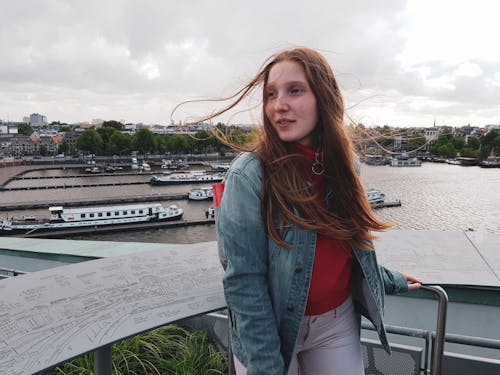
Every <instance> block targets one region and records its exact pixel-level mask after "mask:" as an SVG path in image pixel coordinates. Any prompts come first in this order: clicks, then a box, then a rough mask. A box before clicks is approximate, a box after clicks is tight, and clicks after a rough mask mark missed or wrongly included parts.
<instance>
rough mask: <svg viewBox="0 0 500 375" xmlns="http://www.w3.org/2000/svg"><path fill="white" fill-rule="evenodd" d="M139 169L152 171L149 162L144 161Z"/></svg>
mask: <svg viewBox="0 0 500 375" xmlns="http://www.w3.org/2000/svg"><path fill="white" fill-rule="evenodd" d="M139 169H141V170H143V171H145V172H149V171H151V166H150V165H149V164H148V163H142V164H141V166H140V167H139Z"/></svg>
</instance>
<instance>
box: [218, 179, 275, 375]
mask: <svg viewBox="0 0 500 375" xmlns="http://www.w3.org/2000/svg"><path fill="white" fill-rule="evenodd" d="M217 235H218V240H219V243H220V244H221V245H222V250H223V253H224V255H225V258H226V259H227V268H226V270H225V273H224V280H223V283H224V294H225V297H226V302H227V305H228V307H229V309H230V311H231V317H232V319H233V322H232V324H233V328H232V329H233V330H234V332H233V334H235V335H236V336H237V338H238V339H239V342H240V344H241V351H240V352H241V354H240V355H241V356H242V358H240V357H238V359H239V360H240V361H241V362H242V363H243V364H244V365H245V366H246V367H247V374H248V375H254V374H259V375H265V374H273V375H275V374H283V373H284V364H283V358H282V356H281V352H280V339H279V335H278V328H277V325H276V320H275V315H274V312H273V309H272V304H271V299H270V296H269V292H268V283H267V272H268V266H267V260H268V257H267V251H268V249H267V247H268V245H267V235H266V233H265V230H264V225H263V220H262V215H261V207H260V182H259V181H252V180H251V179H250V178H249V177H248V176H247V175H246V174H244V171H243V170H236V171H231V170H230V171H229V172H228V175H227V176H226V181H225V190H224V196H223V198H222V202H221V206H220V208H219V213H218V218H217ZM235 354H236V350H235Z"/></svg>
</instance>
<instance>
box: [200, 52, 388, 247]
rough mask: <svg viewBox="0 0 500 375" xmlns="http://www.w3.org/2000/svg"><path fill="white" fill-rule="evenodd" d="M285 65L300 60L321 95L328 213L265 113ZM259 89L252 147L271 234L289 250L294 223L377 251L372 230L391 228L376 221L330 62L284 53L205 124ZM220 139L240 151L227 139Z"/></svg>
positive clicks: (315, 55) (318, 136)
mask: <svg viewBox="0 0 500 375" xmlns="http://www.w3.org/2000/svg"><path fill="white" fill-rule="evenodd" d="M283 61H292V62H295V63H297V64H299V65H300V66H301V67H302V68H303V70H304V73H305V76H306V78H307V81H308V83H309V86H310V87H311V89H312V91H313V93H314V95H315V97H316V103H317V107H318V108H317V110H318V118H319V121H318V124H317V126H316V127H315V129H314V130H313V143H314V148H315V149H316V151H317V152H319V153H321V155H322V158H323V163H324V174H325V177H326V183H327V190H328V191H330V194H329V199H328V202H327V208H328V209H327V210H325V209H324V208H322V207H321V205H320V203H319V202H318V200H317V199H316V197H315V195H314V192H312V191H311V189H310V185H309V183H308V177H307V175H306V171H304V168H303V164H302V161H301V157H300V156H299V155H298V154H296V153H294V151H293V149H292V145H291V144H289V143H285V142H283V141H281V139H280V138H279V136H278V134H277V132H276V131H275V129H274V128H273V126H272V125H271V123H270V121H269V119H268V118H267V116H266V114H265V111H264V107H265V105H266V100H267V97H266V95H265V94H264V93H265V91H266V85H267V82H268V77H269V72H270V70H271V69H272V67H273V66H275V65H276V64H278V63H280V62H283ZM260 86H262V92H263V96H262V105H263V110H262V116H263V119H262V121H263V127H262V130H261V134H260V137H259V141H258V142H257V143H256V144H255V145H254V146H253V147H251V149H252V150H253V151H255V152H256V153H257V155H258V157H259V160H260V162H261V166H262V173H263V181H264V183H263V186H262V200H261V205H262V207H261V210H262V215H263V218H264V222H265V225H266V230H267V233H268V235H269V236H270V237H271V238H272V239H273V240H274V241H275V242H276V243H277V244H279V245H280V246H282V247H284V248H290V244H287V243H286V242H285V241H284V240H283V232H284V228H285V225H286V224H290V223H295V224H296V225H298V226H299V227H301V228H304V229H307V230H315V231H317V232H319V233H321V234H324V235H327V236H330V237H332V238H336V239H340V240H347V241H350V242H351V243H352V244H353V245H354V246H357V247H359V248H361V249H364V250H372V249H373V248H372V246H371V240H372V239H373V238H374V237H373V236H372V234H371V231H383V230H386V229H388V228H389V227H390V226H391V225H390V224H388V223H384V222H382V221H380V220H379V219H378V218H377V217H376V215H375V214H374V212H373V210H372V208H371V206H370V204H369V202H368V200H367V197H366V195H365V192H364V189H363V186H362V184H361V181H360V178H359V176H358V173H357V171H356V167H355V161H354V157H355V152H354V148H353V145H352V142H351V139H350V137H349V135H348V134H347V132H346V129H345V126H344V103H343V99H342V95H341V92H340V89H339V86H338V84H337V81H336V79H335V76H334V74H333V71H332V69H331V67H330V65H329V64H328V62H327V61H326V59H325V58H324V57H323V56H322V55H321V54H320V53H319V52H317V51H315V50H312V49H309V48H295V49H291V50H286V51H283V52H280V53H278V54H276V55H274V56H272V57H271V58H270V59H269V60H268V62H267V63H266V64H265V65H264V66H263V67H262V68H261V70H260V71H259V72H258V73H257V74H256V75H255V77H254V78H253V79H252V80H251V81H250V82H249V83H248V84H247V85H246V86H245V87H243V88H242V89H241V90H239V91H238V92H236V93H235V94H234V95H233V96H231V97H229V98H227V99H228V100H232V102H231V103H230V105H228V106H227V107H225V108H224V109H222V110H220V111H218V112H215V113H212V114H211V115H210V116H207V117H206V118H204V119H203V120H208V119H213V118H214V117H217V116H218V115H220V114H223V113H225V112H227V111H229V110H231V109H233V108H234V107H235V106H236V105H237V104H239V103H240V102H241V101H242V100H243V99H245V98H246V97H248V96H249V95H250V93H251V92H253V90H254V89H255V88H257V87H260ZM216 136H219V137H220V135H218V134H216ZM221 140H222V141H223V142H225V143H226V144H227V145H228V146H231V147H233V148H235V149H237V150H241V147H236V146H235V145H233V144H231V143H230V142H227V140H226V139H224V138H222V139H221Z"/></svg>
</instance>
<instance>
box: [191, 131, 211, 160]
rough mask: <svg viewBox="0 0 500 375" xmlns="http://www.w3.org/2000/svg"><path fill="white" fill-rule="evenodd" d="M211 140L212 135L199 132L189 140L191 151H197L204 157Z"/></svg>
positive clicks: (206, 132)
mask: <svg viewBox="0 0 500 375" xmlns="http://www.w3.org/2000/svg"><path fill="white" fill-rule="evenodd" d="M212 138H213V137H212V135H211V134H210V133H209V132H208V131H206V130H201V131H199V132H198V133H196V134H195V135H194V136H193V137H191V139H190V141H191V144H192V149H193V150H198V151H199V152H203V153H204V154H205V155H206V154H207V149H208V148H209V147H210V146H211V145H213V139H212Z"/></svg>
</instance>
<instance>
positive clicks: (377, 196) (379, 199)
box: [366, 189, 385, 204]
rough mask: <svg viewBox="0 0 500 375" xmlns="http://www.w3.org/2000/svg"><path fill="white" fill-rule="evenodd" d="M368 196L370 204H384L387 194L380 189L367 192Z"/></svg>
mask: <svg viewBox="0 0 500 375" xmlns="http://www.w3.org/2000/svg"><path fill="white" fill-rule="evenodd" d="M366 196H367V197H368V202H369V203H370V204H374V203H383V202H384V200H385V194H384V193H383V192H382V191H380V190H378V189H368V190H366Z"/></svg>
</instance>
